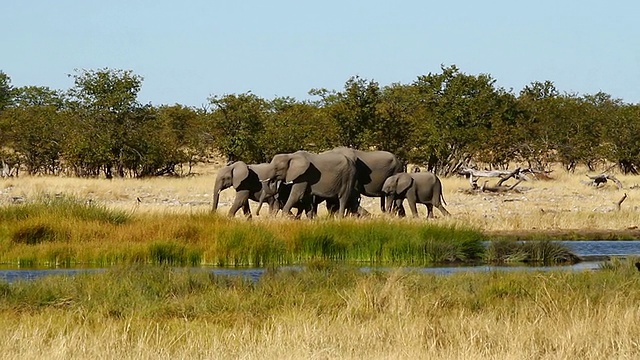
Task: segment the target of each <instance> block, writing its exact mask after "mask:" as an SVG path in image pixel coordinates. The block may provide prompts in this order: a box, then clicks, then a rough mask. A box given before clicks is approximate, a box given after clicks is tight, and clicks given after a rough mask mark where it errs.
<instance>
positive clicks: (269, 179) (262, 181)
mask: <svg viewBox="0 0 640 360" xmlns="http://www.w3.org/2000/svg"><path fill="white" fill-rule="evenodd" d="M269 181H271V178H268V179H264V180H260V182H261V183H267V182H269Z"/></svg>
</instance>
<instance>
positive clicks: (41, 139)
mask: <svg viewBox="0 0 640 360" xmlns="http://www.w3.org/2000/svg"><path fill="white" fill-rule="evenodd" d="M13 92H14V98H13V101H12V102H13V106H11V107H9V108H7V109H6V110H5V111H4V115H3V116H4V117H5V119H7V121H6V122H5V131H6V135H7V137H8V139H7V141H6V142H5V146H7V147H9V148H11V149H12V150H13V151H14V152H15V154H16V155H17V156H19V157H20V159H21V163H22V164H23V165H24V166H25V167H26V169H27V172H28V173H30V174H37V173H42V174H57V173H59V172H60V171H61V167H60V162H61V157H62V150H63V146H64V141H65V129H66V125H65V123H64V117H63V115H62V113H61V111H62V107H63V103H64V102H63V99H62V96H61V94H60V93H59V92H58V91H54V90H51V89H49V88H47V87H37V86H27V87H21V88H16V89H14V91H13Z"/></svg>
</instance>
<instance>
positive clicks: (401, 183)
mask: <svg viewBox="0 0 640 360" xmlns="http://www.w3.org/2000/svg"><path fill="white" fill-rule="evenodd" d="M412 184H413V178H412V177H411V176H410V175H409V174H406V175H405V176H398V185H397V186H396V192H397V193H398V194H402V193H404V192H405V191H407V190H408V189H409V187H410V186H411V185H412Z"/></svg>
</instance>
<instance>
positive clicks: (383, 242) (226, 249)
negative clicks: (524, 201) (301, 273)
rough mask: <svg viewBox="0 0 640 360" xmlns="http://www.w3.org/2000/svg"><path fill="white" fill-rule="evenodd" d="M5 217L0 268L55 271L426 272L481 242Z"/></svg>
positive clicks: (69, 211) (343, 231) (336, 227)
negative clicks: (310, 268)
mask: <svg viewBox="0 0 640 360" xmlns="http://www.w3.org/2000/svg"><path fill="white" fill-rule="evenodd" d="M0 219H3V221H2V223H1V224H0V262H2V263H12V264H34V263H35V264H40V265H56V266H64V265H70V264H75V263H77V264H91V265H112V264H127V263H151V264H169V265H177V266H184V265H190V266H194V265H217V266H268V265H281V264H299V263H305V262H308V261H313V260H317V259H321V260H338V261H344V262H359V263H368V264H390V265H392V264H410V265H424V264H433V263H440V262H452V261H472V260H477V259H479V258H480V257H481V253H482V251H483V247H482V244H481V242H482V241H483V240H484V237H483V235H482V234H481V233H480V232H478V231H476V230H473V229H468V228H463V227H460V226H456V225H450V224H435V223H428V222H417V221H389V219H384V218H383V219H371V220H367V221H360V220H357V219H343V220H337V219H336V220H330V219H327V220H320V221H290V220H287V219H278V220H272V221H255V222H247V221H245V220H241V219H228V218H226V217H219V216H216V215H212V214H208V213H197V214H190V215H189V214H170V213H166V214H157V213H156V214H139V215H134V214H130V213H125V212H122V211H119V210H111V209H107V208H105V207H102V206H100V205H96V204H88V203H86V202H82V201H79V200H76V199H72V198H67V197H62V198H44V199H43V200H41V201H39V202H35V203H29V204H24V205H17V206H3V207H0Z"/></svg>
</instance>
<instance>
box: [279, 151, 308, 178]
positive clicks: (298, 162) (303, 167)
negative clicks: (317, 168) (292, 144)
mask: <svg viewBox="0 0 640 360" xmlns="http://www.w3.org/2000/svg"><path fill="white" fill-rule="evenodd" d="M309 166H311V162H310V161H309V159H307V158H305V157H303V156H294V157H292V158H291V160H289V168H288V169H287V175H286V177H285V182H287V183H291V182H293V181H294V180H295V179H297V178H299V177H300V176H301V175H302V174H304V173H305V172H306V171H307V169H309Z"/></svg>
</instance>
